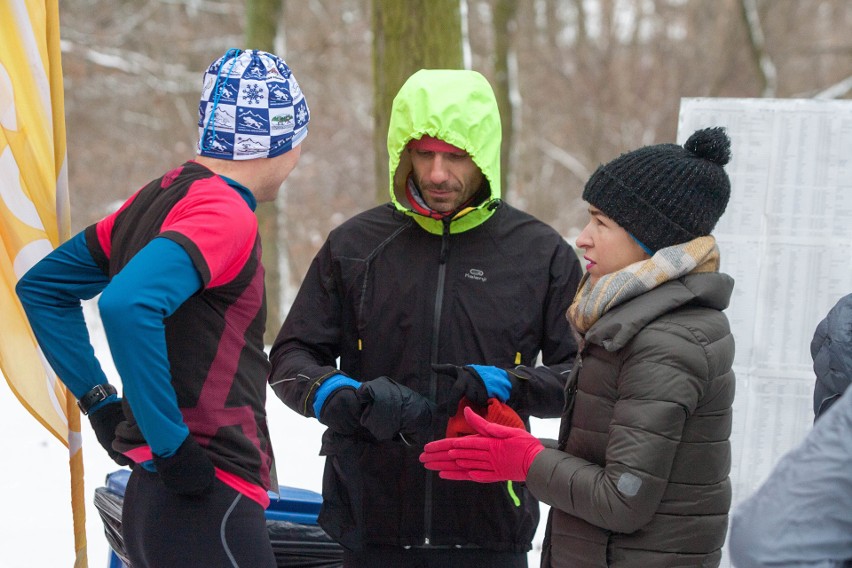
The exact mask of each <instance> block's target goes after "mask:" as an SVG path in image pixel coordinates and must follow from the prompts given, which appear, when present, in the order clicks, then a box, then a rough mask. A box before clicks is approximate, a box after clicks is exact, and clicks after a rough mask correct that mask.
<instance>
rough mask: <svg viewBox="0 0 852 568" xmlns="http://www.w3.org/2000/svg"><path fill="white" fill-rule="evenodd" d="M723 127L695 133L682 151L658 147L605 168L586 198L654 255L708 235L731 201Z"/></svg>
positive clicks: (586, 191) (585, 192)
mask: <svg viewBox="0 0 852 568" xmlns="http://www.w3.org/2000/svg"><path fill="white" fill-rule="evenodd" d="M730 159H731V140H730V139H729V138H728V135H727V134H726V133H725V129H724V128H720V127H715V128H705V129H703V130H698V131H696V132H695V133H694V134H693V135H692V136H690V137H689V139H688V140H687V141H686V143H685V144H684V145H683V146H678V145H677V144H657V145H654V146H645V147H643V148H639V149H638V150H634V151H632V152H628V153H626V154H622V155H621V156H619V157H618V158H616V159H614V160H613V161H611V162H609V163H608V164H604V165H602V166H600V167H599V168H598V169H597V171H595V173H594V174H592V177H591V178H589V181H588V182H587V183H586V188H585V189H584V190H583V199H584V200H585V201H587V202H588V203H590V204H591V205H593V206H595V207H597V208H598V209H600V210H601V211H602V212H603V214H604V215H606V216H607V217H609V218H610V219H612V220H613V221H615V222H616V223H618V224H619V225H620V226H621V227H623V228H624V229H625V230H626V231H627V232H629V233H630V234H631V235H633V237H634V238H635V239H636V240H638V241H639V242H640V243H642V244H643V245H644V246H645V247H646V248H648V249H650V250H651V251H652V252H657V251H658V250H660V249H661V248H665V247H669V246H672V245H676V244H680V243H685V242H688V241H691V240H692V239H695V238H697V237H701V236H705V235H709V234H710V231H712V230H713V227H715V226H716V222H717V221H718V220H719V217H721V216H722V213H724V212H725V207H726V206H727V205H728V198H729V197H730V196H731V182H730V180H729V179H728V174H727V173H726V172H725V169H724V168H723V166H724V165H725V164H727V163H728V161H729V160H730Z"/></svg>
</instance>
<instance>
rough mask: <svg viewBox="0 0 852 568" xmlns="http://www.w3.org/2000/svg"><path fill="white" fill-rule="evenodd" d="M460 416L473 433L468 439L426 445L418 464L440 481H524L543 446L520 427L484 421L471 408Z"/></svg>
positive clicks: (466, 437)
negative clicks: (434, 474) (436, 473)
mask: <svg viewBox="0 0 852 568" xmlns="http://www.w3.org/2000/svg"><path fill="white" fill-rule="evenodd" d="M464 417H465V419H467V422H468V424H470V425H471V427H472V428H473V429H474V430H475V431H476V432H477V433H476V434H475V435H472V436H462V437H460V438H444V439H443V440H436V441H434V442H430V443H428V444H426V447H425V448H423V453H422V454H420V461H421V462H422V463H423V464H424V466H425V467H426V469H431V470H435V471H437V472H438V476H439V477H441V478H442V479H458V480H465V481H478V482H480V483H491V482H495V481H507V480H508V481H524V480H525V479H526V478H527V472H528V471H529V469H530V465H532V462H533V459H535V457H536V456H537V455H538V453H539V452H540V451H542V450H543V449H544V446H543V445H542V443H541V442H539V441H538V439H537V438H536V437H535V436H533V435H532V434H530V433H529V432H527V431H526V430H524V429H522V428H512V427H509V426H502V425H500V424H492V423H491V422H488V421H487V420H485V419H484V418H482V417H481V416H479V415H478V414H477V413H476V412H474V411H473V409H472V408H470V407H467V408H465V409H464Z"/></svg>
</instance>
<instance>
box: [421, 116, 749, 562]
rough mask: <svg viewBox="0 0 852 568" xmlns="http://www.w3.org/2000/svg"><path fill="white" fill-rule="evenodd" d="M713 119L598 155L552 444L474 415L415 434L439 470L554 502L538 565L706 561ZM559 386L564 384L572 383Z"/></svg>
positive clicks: (715, 349) (719, 534) (721, 517)
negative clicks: (572, 346)
mask: <svg viewBox="0 0 852 568" xmlns="http://www.w3.org/2000/svg"><path fill="white" fill-rule="evenodd" d="M729 159H730V140H729V139H728V137H727V135H726V134H725V132H724V130H723V129H721V128H708V129H704V130H699V131H698V132H696V133H694V134H693V135H692V136H691V137H690V138H689V139H688V140H687V141H686V143H685V144H684V145H683V146H678V145H674V144H661V145H655V146H648V147H645V148H640V149H638V150H634V151H632V152H629V153H627V154H624V155H622V156H620V157H618V158H616V159H614V160H613V161H611V162H609V163H607V164H605V165H603V166H601V167H600V168H599V169H598V170H597V171H596V172H595V173H594V175H592V177H591V179H589V181H588V183H587V185H586V188H585V191H584V193H583V197H584V198H585V199H586V200H587V201H588V202H589V214H590V215H589V216H590V220H589V223H588V224H587V225H586V227H585V228H584V229H583V231H582V232H581V234H580V236H579V237H578V238H577V246H579V247H580V248H583V249H584V258H585V260H586V261H587V263H588V264H587V266H586V269H587V272H586V274H585V275H584V276H583V279H582V281H581V282H580V289H579V290H578V292H577V295H576V296H575V298H574V301H573V303H572V304H571V306H570V308H569V309H568V314H567V315H568V320H569V321H570V322H571V324H572V326H573V328H574V331H575V332H576V333H577V335H578V337H579V338H580V353H579V355H578V358H577V359H578V364H577V365H575V366H574V367H573V369H572V371H571V376H570V377H569V379H568V386H567V392H568V393H573V399H569V401H568V404H567V405H566V407H565V408H566V410H565V412H564V413H563V415H562V424H561V427H560V435H559V440H558V443H557V445H556V447H547V448H545V446H544V445H543V444H542V443H541V442H540V441H539V440H537V439H536V438H534V437H533V436H532V435H531V434H529V433H528V432H525V431H524V430H521V429H518V428H509V427H506V426H502V425H499V424H493V423H489V422H487V421H486V420H485V419H483V418H482V417H480V416H478V415H477V414H476V413H474V412H471V411H470V409H466V410H465V416H466V418H467V420H468V423H470V425H471V426H472V427H473V429H474V430H476V432H477V435H473V436H463V437H457V438H446V439H444V440H438V441H436V442H432V443H430V444H427V445H426V447H425V451H424V452H423V454H422V455H421V457H420V460H421V461H422V462H423V463H424V464H425V466H426V467H427V468H429V469H433V470H436V471H439V472H440V476H441V477H442V478H444V479H454V480H467V481H474V482H480V483H488V482H494V481H500V480H503V479H511V480H515V481H524V482H525V483H526V487H527V488H528V489H529V490H530V492H531V493H532V494H533V495H534V496H535V497H536V498H538V499H540V500H541V501H543V502H545V503H548V504H549V505H551V517H550V518H549V520H548V526H547V535H548V536H547V537H545V540H544V548H543V550H542V566H543V567H554V568H555V567H560V568H562V567H571V568H575V567H587V566H588V567H591V566H609V567H611V568H647V567H648V566H704V567H709V566H719V564H720V562H721V557H722V546H723V544H724V543H725V535H726V532H727V527H728V511H729V509H730V505H731V484H730V480H729V478H728V474H729V472H730V467H731V448H730V442H729V437H730V434H731V423H732V420H731V418H732V410H731V408H732V403H733V398H734V385H735V380H734V373H733V371H732V365H733V360H734V340H733V337H732V336H731V331H730V327H729V324H728V320H727V318H726V317H725V315H724V314H723V313H722V310H724V309H725V308H726V307H727V306H728V302H729V300H730V297H731V293H732V291H733V279H732V278H731V277H730V276H728V275H726V274H722V273H720V272H719V271H718V269H719V249H718V248H717V246H716V243H715V239H714V238H713V237H712V236H711V235H710V232H711V231H712V229H713V227H714V226H715V224H716V222H717V221H718V220H719V217H720V216H721V215H722V213H723V212H724V210H725V207H726V205H727V203H728V198H729V196H730V182H729V180H728V176H727V174H726V173H725V171H724V168H723V167H724V165H725V164H726V163H727V162H728V160H729ZM569 396H571V395H570V394H569Z"/></svg>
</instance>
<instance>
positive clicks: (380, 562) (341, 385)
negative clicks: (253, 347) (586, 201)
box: [270, 69, 582, 568]
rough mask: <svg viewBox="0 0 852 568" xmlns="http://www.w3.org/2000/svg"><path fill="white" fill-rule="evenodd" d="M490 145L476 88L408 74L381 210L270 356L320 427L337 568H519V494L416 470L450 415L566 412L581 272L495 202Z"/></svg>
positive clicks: (525, 497) (533, 510)
mask: <svg viewBox="0 0 852 568" xmlns="http://www.w3.org/2000/svg"><path fill="white" fill-rule="evenodd" d="M500 143H501V127H500V116H499V113H498V109H497V102H496V99H495V97H494V93H493V91H492V89H491V86H490V85H489V83H488V81H487V80H486V79H485V78H484V77H483V76H482V75H481V74H479V73H477V72H475V71H465V70H429V69H424V70H420V71H418V72H416V73H414V74H413V75H412V76H411V77H409V79H408V80H407V81H406V82H405V84H404V85H403V86H402V88H401V89H400V91H399V93H398V94H397V96H396V97H395V99H394V101H393V105H392V110H391V115H390V125H389V129H388V138H387V145H388V153H389V166H390V168H389V170H390V176H389V177H390V180H389V181H390V203H387V204H385V205H381V206H378V207H375V208H373V209H370V210H368V211H365V212H363V213H361V214H358V215H356V216H355V217H353V218H351V219H349V220H348V221H346V222H345V223H343V224H342V225H341V226H340V227H338V228H336V229H334V230H333V231H331V233H330V234H329V236H328V239H327V240H326V242H325V243H324V245H323V246H322V248H321V249H320V251H319V252H318V254H317V255H316V257H315V258H314V260H313V263H312V264H311V266H310V268H309V270H308V272H307V274H306V276H305V279H304V282H303V284H302V286H301V288H300V290H299V293H298V295H297V297H296V299H295V302H294V303H293V306H292V308H291V309H290V311H289V313H288V315H287V317H286V319H285V322H284V324H283V326H282V328H281V331H280V333H279V335H278V337H277V339H276V341H275V343H274V344H273V346H272V350H271V353H270V360H271V363H272V372H271V374H270V385H271V386H272V389H273V390H274V391H275V393H276V394H277V396H278V397H280V398H281V399H282V400H283V401H284V402H285V403H286V404H287V405H288V406H289V407H290V408H292V409H293V410H295V411H296V412H298V413H300V414H302V415H304V416H307V417H315V418H317V419H318V420H319V421H320V422H321V423H323V424H324V425H326V426H327V427H328V428H327V430H326V432H325V433H324V435H323V439H322V448H321V454H322V455H325V456H326V465H325V473H324V477H323V490H322V493H323V505H322V508H321V510H320V513H319V523H320V525H321V526H322V527H323V529H325V531H326V532H327V533H328V534H329V535H331V536H332V537H333V538H334V539H336V540H337V541H338V542H339V543H341V544H342V545H343V547H344V566H367V567H369V566H381V567H382V568H387V567H393V566H405V567H409V566H442V567H454V566H458V567H464V568H473V567H477V566H482V567H486V566H487V567H491V568H493V567H498V568H499V567H517V566H527V559H526V553H527V551H529V550H530V549H531V543H532V538H533V536H534V533H535V531H536V528H537V526H538V521H539V509H538V502H537V501H536V500H535V499H534V498H533V497H532V496H531V495H530V493H529V492H528V491H527V489H526V488H525V487H524V486H523V485H518V484H512V483H502V484H495V485H487V486H475V485H460V484H457V483H452V482H446V481H443V480H441V479H438V478H437V476H436V475H435V474H433V473H431V472H428V471H426V470H425V469H424V468H423V467H422V466H421V465H420V463H419V462H418V456H419V454H420V452H421V451H422V448H423V446H422V444H424V443H425V442H426V441H428V440H430V439H435V438H440V437H443V436H444V435H445V434H446V432H447V431H448V430H450V431H459V428H458V424H457V423H455V422H452V421H450V420H449V417H450V416H453V418H454V419H456V418H459V419H460V418H462V415H460V414H458V413H457V411H458V409H459V408H460V407H463V406H469V405H472V406H473V408H475V409H476V410H477V411H478V412H480V413H482V414H485V415H492V414H495V413H492V412H491V410H492V409H493V408H498V409H501V410H499V411H497V412H496V415H505V414H507V413H508V414H513V415H514V414H515V413H516V414H517V416H519V417H521V418H522V420H523V422H524V423H526V425H527V427H529V426H528V425H529V417H530V416H537V417H556V416H558V415H559V414H560V412H561V410H562V406H563V402H564V395H563V391H564V385H565V381H566V379H567V376H568V374H569V371H570V369H571V366H572V364H573V361H574V357H575V355H576V350H577V347H576V342H575V341H574V339H573V337H572V336H571V333H570V329H569V326H568V323H567V321H566V320H565V315H564V314H565V310H566V309H567V308H568V305H569V303H570V299H571V297H573V295H574V292H575V291H576V288H577V285H578V283H579V280H580V277H581V274H582V270H581V268H580V264H579V260H578V258H577V256H576V254H575V253H574V251H573V249H572V248H571V246H570V245H569V244H568V243H567V242H566V240H565V239H564V238H563V237H561V236H560V235H559V234H558V233H557V232H556V231H555V230H554V229H553V228H551V227H549V226H548V225H546V224H545V223H543V222H541V221H539V220H537V219H535V218H534V217H532V216H530V215H528V214H527V213H524V212H522V211H519V210H518V209H515V208H513V207H511V206H510V205H508V204H506V203H505V202H503V201H502V200H501V199H500V195H501V191H500ZM539 356H541V361H540V362H541V363H542V364H541V365H540V366H537V363H538V362H539V361H538V358H539ZM338 359H339V368H338V367H337V366H336V362H337V361H338ZM512 411H514V412H512ZM517 416H516V417H515V418H517ZM462 422H463V419H462ZM461 430H464V426H463V425H462V428H461Z"/></svg>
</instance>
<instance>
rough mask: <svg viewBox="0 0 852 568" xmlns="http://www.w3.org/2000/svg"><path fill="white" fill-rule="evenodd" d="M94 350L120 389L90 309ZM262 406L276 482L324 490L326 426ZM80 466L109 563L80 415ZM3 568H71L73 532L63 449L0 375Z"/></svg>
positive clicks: (100, 565)
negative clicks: (323, 439) (322, 447)
mask: <svg viewBox="0 0 852 568" xmlns="http://www.w3.org/2000/svg"><path fill="white" fill-rule="evenodd" d="M87 319H88V321H89V325H90V330H91V333H92V337H93V343H94V345H95V351H96V353H97V354H98V357H99V358H100V360H101V363H102V365H103V366H104V371H105V372H106V373H107V375H108V376H109V379H110V382H112V383H113V384H115V385H116V386H117V387H118V388H119V390H120V384H121V383H120V381H119V380H118V379H117V378H116V374H115V369H114V368H113V367H111V359H110V358H109V351H108V348H107V347H106V341H105V339H104V338H103V335H102V332H101V330H100V326H99V325H98V322H97V321H93V320H92V318H90V317H89V314H88V312H87ZM268 396H269V398H268V401H267V412H268V419H269V428H270V432H271V435H272V441H273V448H274V451H275V457H276V461H277V467H278V481H279V483H280V484H281V485H289V486H292V487H300V488H303V489H309V490H312V491H316V492H317V493H319V492H321V483H322V469H323V463H324V458H321V457H320V456H319V455H318V454H319V447H320V438H321V436H322V432H323V430H324V427H323V426H322V425H321V424H319V422H317V421H316V420H314V419H308V418H304V417H302V416H299V415H298V414H296V413H295V412H293V411H292V410H290V409H289V408H287V407H286V406H284V403H282V402H281V401H280V400H278V398H276V397H275V395H274V394H272V391H271V390H270V391H269V395H268ZM558 425H559V424H558V420H536V419H533V432H534V433H535V434H537V435H538V436H541V437H549V438H555V437H556V436H557V432H558ZM82 429H83V466H84V470H85V500H86V539H87V544H88V559H89V567H90V568H107V566H108V560H109V545H108V543H107V541H106V537H105V536H104V530H103V522H102V521H101V519H100V516H99V515H98V511H97V509H96V508H95V505H94V491H95V488H97V487H100V486H102V485H103V483H104V479H105V477H106V475H107V474H108V473H110V472H113V471H115V470H116V469H118V466H117V465H116V464H115V463H114V462H113V461H112V460H110V459H109V457H107V454H106V452H105V451H103V449H101V447H100V445H99V444H98V441H97V439H96V438H95V434H94V432H92V430H91V428H90V427H89V421H88V420H87V419H86V418H85V417H83V420H82ZM0 432H2V433H3V436H2V438H0V451H2V455H3V461H2V466H0V490H2V494H3V498H2V506H0V511H2V512H0V545H2V548H0V568H72V567H73V566H74V533H73V526H72V519H71V493H70V489H69V487H70V474H69V469H68V451H67V450H66V448H65V446H64V445H62V443H60V442H59V441H58V440H57V439H56V438H54V437H53V436H52V435H51V434H50V433H48V431H47V430H46V429H45V428H44V427H42V426H41V424H39V423H38V422H37V421H36V420H35V418H33V417H32V416H31V415H30V414H29V412H27V410H26V409H25V408H24V407H23V406H22V405H21V404H20V402H18V400H17V398H16V397H15V395H14V394H13V393H12V391H11V389H10V388H9V387H8V385H7V384H6V383H5V381H4V380H2V379H0ZM541 517H542V522H541V524H540V526H539V531H538V533H537V535H536V538H535V541H534V550H533V551H532V552H531V553H530V555H529V564H530V566H531V567H535V566H538V564H539V552H538V549H540V547H541V539H542V537H543V534H544V532H543V531H544V523H545V520H546V518H547V507H546V506H542V515H541Z"/></svg>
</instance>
